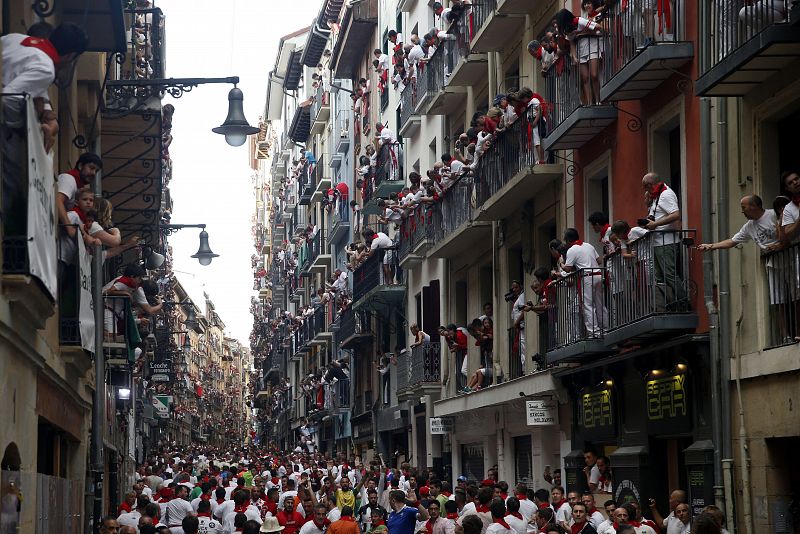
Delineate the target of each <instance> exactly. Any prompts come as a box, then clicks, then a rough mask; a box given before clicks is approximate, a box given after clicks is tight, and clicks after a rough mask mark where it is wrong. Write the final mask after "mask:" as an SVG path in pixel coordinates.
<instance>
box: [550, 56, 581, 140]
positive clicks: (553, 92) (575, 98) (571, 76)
mask: <svg viewBox="0 0 800 534" xmlns="http://www.w3.org/2000/svg"><path fill="white" fill-rule="evenodd" d="M544 81H545V100H547V102H549V103H551V104H552V105H551V106H550V108H551V109H550V110H549V112H548V114H547V130H548V133H549V132H552V131H553V130H555V129H556V128H557V127H558V126H559V125H560V124H561V123H562V122H564V121H565V120H566V119H567V117H569V116H570V115H572V112H573V111H575V110H576V109H578V108H579V107H581V105H582V104H581V91H580V87H581V80H580V69H579V68H578V67H577V66H575V65H573V64H572V61H571V60H570V59H569V58H568V57H563V58H560V59H559V60H558V61H556V62H555V63H553V65H551V66H550V68H549V69H548V70H547V72H545V73H544Z"/></svg>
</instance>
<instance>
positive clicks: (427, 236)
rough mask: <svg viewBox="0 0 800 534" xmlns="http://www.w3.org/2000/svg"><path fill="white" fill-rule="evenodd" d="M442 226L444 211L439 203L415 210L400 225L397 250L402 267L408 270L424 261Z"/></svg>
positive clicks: (422, 206)
mask: <svg viewBox="0 0 800 534" xmlns="http://www.w3.org/2000/svg"><path fill="white" fill-rule="evenodd" d="M441 226H442V211H441V209H440V205H439V204H438V203H437V204H432V205H425V204H423V205H420V206H417V207H416V208H414V210H413V211H412V212H411V213H409V215H408V217H407V218H406V219H404V220H403V222H402V223H401V224H400V242H399V244H398V250H397V253H398V256H399V260H400V266H401V267H403V268H404V269H406V268H408V267H407V266H408V265H411V264H415V263H419V262H420V261H422V258H423V257H424V256H425V252H426V251H427V250H428V248H429V247H430V246H431V245H433V239H434V235H435V234H436V232H437V229H438V228H441Z"/></svg>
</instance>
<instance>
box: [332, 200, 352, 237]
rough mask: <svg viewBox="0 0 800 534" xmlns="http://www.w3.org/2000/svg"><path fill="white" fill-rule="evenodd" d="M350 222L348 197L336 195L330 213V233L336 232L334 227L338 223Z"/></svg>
mask: <svg viewBox="0 0 800 534" xmlns="http://www.w3.org/2000/svg"><path fill="white" fill-rule="evenodd" d="M349 223H350V199H349V198H345V197H338V196H337V197H336V201H335V202H334V205H333V210H331V213H330V228H331V233H336V228H337V226H338V225H340V224H349Z"/></svg>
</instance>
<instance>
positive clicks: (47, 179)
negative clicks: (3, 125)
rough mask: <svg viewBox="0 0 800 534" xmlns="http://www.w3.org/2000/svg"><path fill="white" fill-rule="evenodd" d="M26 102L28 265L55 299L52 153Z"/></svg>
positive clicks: (34, 114)
mask: <svg viewBox="0 0 800 534" xmlns="http://www.w3.org/2000/svg"><path fill="white" fill-rule="evenodd" d="M25 98H26V100H27V112H26V113H27V122H26V124H27V128H28V262H29V269H30V273H31V275H33V276H35V277H36V278H38V279H39V281H40V282H41V283H42V285H43V286H44V287H45V288H46V289H47V291H48V292H49V293H50V298H52V299H53V300H55V299H56V295H57V294H58V279H57V272H56V271H57V269H56V265H57V264H56V261H57V258H56V254H57V251H58V247H56V216H55V205H56V200H55V187H54V181H53V153H52V152H51V153H50V154H47V153H45V151H44V138H43V137H42V131H41V129H39V119H38V118H37V117H36V110H35V109H34V108H33V100H32V99H31V97H30V96H26V97H25Z"/></svg>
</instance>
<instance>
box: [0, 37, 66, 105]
mask: <svg viewBox="0 0 800 534" xmlns="http://www.w3.org/2000/svg"><path fill="white" fill-rule="evenodd" d="M0 43H1V46H0V48H2V50H3V92H4V93H28V94H30V95H31V97H33V98H43V99H45V100H48V99H49V98H48V94H47V89H48V88H49V87H50V85H51V84H52V83H53V80H55V78H56V62H58V52H56V50H55V48H54V47H53V45H52V44H51V43H50V41H48V40H47V39H41V38H37V37H30V36H28V35H23V34H21V33H10V34H8V35H4V36H2V37H0ZM23 43H24V44H23Z"/></svg>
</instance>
